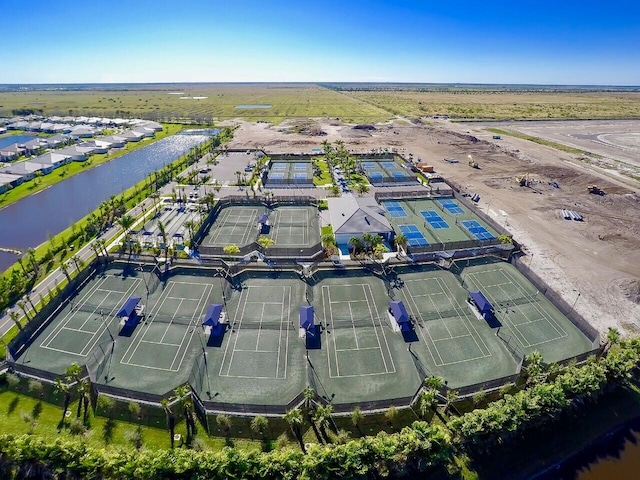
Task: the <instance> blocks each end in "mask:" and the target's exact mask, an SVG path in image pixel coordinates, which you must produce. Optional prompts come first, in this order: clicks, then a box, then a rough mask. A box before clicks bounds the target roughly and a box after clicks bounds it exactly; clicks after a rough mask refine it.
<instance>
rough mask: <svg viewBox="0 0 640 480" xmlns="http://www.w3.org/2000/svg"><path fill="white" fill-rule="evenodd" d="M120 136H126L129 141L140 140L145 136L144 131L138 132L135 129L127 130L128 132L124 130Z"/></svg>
mask: <svg viewBox="0 0 640 480" xmlns="http://www.w3.org/2000/svg"><path fill="white" fill-rule="evenodd" d="M119 136H120V137H123V138H125V139H126V140H127V142H139V141H140V140H142V139H143V138H144V137H145V135H144V133H141V132H136V131H134V130H127V131H126V132H122V133H121V134H120V135H119Z"/></svg>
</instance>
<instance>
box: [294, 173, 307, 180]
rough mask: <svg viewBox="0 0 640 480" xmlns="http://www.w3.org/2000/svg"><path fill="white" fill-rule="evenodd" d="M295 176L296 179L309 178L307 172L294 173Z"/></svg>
mask: <svg viewBox="0 0 640 480" xmlns="http://www.w3.org/2000/svg"><path fill="white" fill-rule="evenodd" d="M293 178H295V179H296V180H306V179H307V174H306V173H298V172H296V173H294V174H293Z"/></svg>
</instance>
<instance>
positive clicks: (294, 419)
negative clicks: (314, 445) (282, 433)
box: [284, 408, 307, 453]
mask: <svg viewBox="0 0 640 480" xmlns="http://www.w3.org/2000/svg"><path fill="white" fill-rule="evenodd" d="M284 420H285V422H287V423H288V424H289V428H291V432H292V433H293V435H294V437H295V438H296V440H298V443H299V444H300V449H301V450H302V453H307V450H306V448H305V446H304V440H303V439H302V425H303V423H304V420H303V418H302V412H301V411H300V409H299V408H293V409H291V410H289V411H288V412H287V413H285V415H284Z"/></svg>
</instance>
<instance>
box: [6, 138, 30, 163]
mask: <svg viewBox="0 0 640 480" xmlns="http://www.w3.org/2000/svg"><path fill="white" fill-rule="evenodd" d="M25 152H26V150H25V148H24V147H22V146H20V145H18V144H17V143H12V144H11V145H7V146H6V147H2V148H0V160H2V161H3V162H10V161H13V160H16V159H17V158H18V157H20V156H21V155H24V154H25Z"/></svg>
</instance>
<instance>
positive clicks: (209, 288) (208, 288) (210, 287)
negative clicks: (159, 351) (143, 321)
mask: <svg viewBox="0 0 640 480" xmlns="http://www.w3.org/2000/svg"><path fill="white" fill-rule="evenodd" d="M211 291H213V285H205V288H204V290H203V291H202V295H200V301H199V303H198V305H201V306H200V312H199V313H198V307H196V309H195V310H194V314H193V316H192V317H191V322H194V320H195V319H196V318H198V317H200V318H202V316H203V315H204V309H205V308H206V305H207V302H206V298H208V297H209V295H208V294H207V292H211ZM203 299H205V300H204V301H203ZM190 328H191V327H190ZM197 330H198V325H193V328H191V336H190V337H189V341H188V342H187V343H186V347H185V349H184V351H183V352H182V358H181V359H180V362H179V363H178V367H176V369H175V371H178V370H180V366H181V365H182V364H183V363H184V357H185V356H186V355H187V351H188V350H189V345H191V342H192V341H193V336H194V335H195V334H196V331H197ZM188 334H189V332H188V329H185V330H184V334H183V335H182V339H181V340H180V347H179V348H178V351H177V352H176V354H175V355H174V357H173V361H172V362H171V366H172V367H173V364H174V363H175V361H176V360H177V358H178V353H180V349H181V348H182V345H184V340H185V338H186V337H187V335H188ZM163 339H164V337H163Z"/></svg>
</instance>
